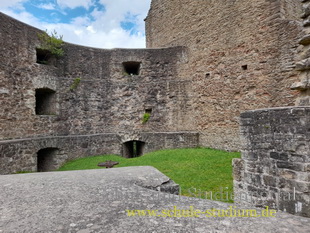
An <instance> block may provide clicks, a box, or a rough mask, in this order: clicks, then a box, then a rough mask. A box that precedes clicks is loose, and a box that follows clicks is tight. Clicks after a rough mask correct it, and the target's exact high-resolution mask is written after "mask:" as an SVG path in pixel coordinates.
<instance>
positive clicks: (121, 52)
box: [0, 14, 198, 174]
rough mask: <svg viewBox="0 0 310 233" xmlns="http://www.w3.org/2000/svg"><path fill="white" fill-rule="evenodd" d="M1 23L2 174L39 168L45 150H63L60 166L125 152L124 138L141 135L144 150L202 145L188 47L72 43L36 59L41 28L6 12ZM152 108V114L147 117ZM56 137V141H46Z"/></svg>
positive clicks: (0, 152)
mask: <svg viewBox="0 0 310 233" xmlns="http://www.w3.org/2000/svg"><path fill="white" fill-rule="evenodd" d="M0 22H1V23H0V43H1V44H0V59H1V61H0V70H1V72H0V101H1V109H0V128H1V133H0V160H1V163H0V164H1V165H0V174H6V173H12V172H18V171H25V170H28V171H29V170H30V171H35V170H36V169H37V167H36V166H37V165H36V163H37V161H36V156H37V154H36V153H37V152H38V151H39V150H40V149H44V148H59V151H61V155H59V158H57V159H56V160H57V161H56V162H55V163H56V164H58V166H59V165H60V164H61V163H63V162H64V161H66V160H68V159H72V158H77V157H82V156H88V155H96V154H106V153H114V154H122V153H123V152H122V151H123V143H124V142H125V141H124V140H129V141H130V140H136V138H144V136H143V135H149V136H148V137H146V138H144V142H145V143H146V145H145V152H149V151H152V150H157V149H163V148H172V147H193V146H197V145H198V137H197V134H196V133H195V132H192V131H190V130H191V128H190V126H191V125H192V124H191V118H188V117H187V116H188V115H189V114H188V113H189V112H190V110H191V107H190V101H189V100H190V99H191V93H192V92H191V85H189V84H188V80H185V79H182V78H181V77H179V68H178V66H179V64H180V63H184V62H186V57H187V55H186V49H185V48H183V47H174V48H167V49H112V50H104V49H95V48H88V47H82V46H77V45H73V44H68V43H66V44H65V45H64V52H65V55H64V56H63V57H61V58H59V59H57V60H54V61H53V62H51V63H49V64H38V63H37V52H36V51H37V50H36V48H37V47H38V46H39V45H40V41H39V39H38V33H42V32H41V31H39V30H38V29H35V28H33V27H30V26H29V25H26V24H23V23H21V22H18V21H16V20H14V19H12V18H10V17H8V16H6V15H4V14H0ZM124 64H125V66H124ZM126 64H127V65H128V64H129V66H131V67H129V68H128V67H126ZM135 65H136V66H138V67H135ZM135 68H137V70H136V71H137V73H135V74H134V73H130V72H134V69H135ZM126 69H129V70H126ZM126 71H128V72H129V73H128V72H126ZM146 112H147V113H150V114H151V117H150V119H149V120H148V122H144V123H143V122H142V119H143V115H144V114H145V113H146ZM150 135H153V136H150ZM156 135H157V136H156ZM124 138H126V139H124ZM50 141H56V142H57V143H56V144H55V145H45V144H46V143H47V144H49V142H50ZM41 142H42V143H43V144H42V143H41ZM176 144H178V145H179V146H178V145H176Z"/></svg>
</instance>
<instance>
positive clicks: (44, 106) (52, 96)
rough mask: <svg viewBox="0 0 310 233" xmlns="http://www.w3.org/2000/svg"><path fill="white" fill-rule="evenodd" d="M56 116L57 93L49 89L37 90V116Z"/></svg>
mask: <svg viewBox="0 0 310 233" xmlns="http://www.w3.org/2000/svg"><path fill="white" fill-rule="evenodd" d="M55 114H56V92H55V91H53V90H51V89H48V88H40V89H36V115H55Z"/></svg>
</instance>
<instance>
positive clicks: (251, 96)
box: [146, 0, 303, 150]
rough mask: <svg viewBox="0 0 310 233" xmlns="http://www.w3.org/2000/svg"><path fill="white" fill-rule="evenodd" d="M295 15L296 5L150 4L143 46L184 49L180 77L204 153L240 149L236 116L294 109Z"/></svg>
mask: <svg viewBox="0 0 310 233" xmlns="http://www.w3.org/2000/svg"><path fill="white" fill-rule="evenodd" d="M300 13H301V4H300V2H298V1H295V0H285V1H283V0H274V1H269V0H256V1H248V0H236V1H231V0H221V1H217V0H183V1H179V0H169V1H166V0H153V1H152V4H151V9H150V11H149V14H148V16H147V18H146V37H147V47H149V48H158V47H169V46H186V47H188V50H187V51H188V62H186V63H183V64H180V67H179V72H180V76H182V78H183V79H186V80H189V81H190V82H192V84H191V85H192V89H193V92H192V93H193V98H192V99H191V103H192V107H193V112H192V113H191V114H190V115H189V117H191V118H192V119H193V120H194V122H193V124H192V129H195V130H197V131H199V133H200V143H201V145H202V146H209V147H213V148H220V149H227V150H238V149H239V148H240V139H239V124H238V117H239V115H240V113H241V112H243V111H245V110H250V109H257V108H266V107H277V106H290V105H294V104H295V101H296V99H297V97H298V95H299V93H298V91H296V90H290V86H291V85H292V83H294V82H296V81H298V80H299V77H298V76H299V72H298V71H296V70H295V69H294V67H295V63H296V59H297V58H296V55H297V46H298V39H299V38H300V37H301V36H302V33H303V32H302V26H301V23H300V22H299V21H300ZM163 25H164V26H163Z"/></svg>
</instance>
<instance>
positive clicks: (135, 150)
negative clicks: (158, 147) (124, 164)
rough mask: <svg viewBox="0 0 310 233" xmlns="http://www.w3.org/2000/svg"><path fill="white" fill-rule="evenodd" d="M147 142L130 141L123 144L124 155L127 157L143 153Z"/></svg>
mask: <svg viewBox="0 0 310 233" xmlns="http://www.w3.org/2000/svg"><path fill="white" fill-rule="evenodd" d="M144 145H145V142H142V141H129V142H125V143H124V144H123V156H124V157H125V158H135V157H139V156H141V155H143V150H144Z"/></svg>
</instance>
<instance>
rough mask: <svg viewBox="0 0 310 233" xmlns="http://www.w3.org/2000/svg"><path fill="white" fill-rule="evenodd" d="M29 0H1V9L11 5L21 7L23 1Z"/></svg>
mask: <svg viewBox="0 0 310 233" xmlns="http://www.w3.org/2000/svg"><path fill="white" fill-rule="evenodd" d="M27 1H28V0H1V1H0V9H5V8H9V7H15V8H20V7H21V3H23V2H27Z"/></svg>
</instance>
